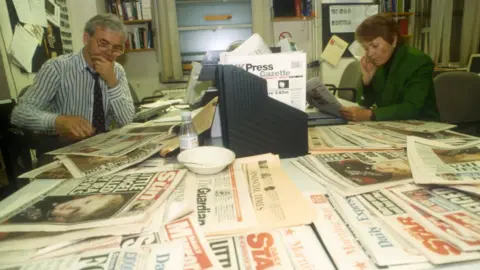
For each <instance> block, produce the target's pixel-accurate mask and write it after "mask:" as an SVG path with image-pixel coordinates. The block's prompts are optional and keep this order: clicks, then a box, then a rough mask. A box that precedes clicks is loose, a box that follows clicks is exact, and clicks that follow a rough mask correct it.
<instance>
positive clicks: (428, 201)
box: [391, 185, 480, 239]
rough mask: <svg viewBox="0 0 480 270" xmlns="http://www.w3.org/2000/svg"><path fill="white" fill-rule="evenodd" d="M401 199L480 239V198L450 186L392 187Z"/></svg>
mask: <svg viewBox="0 0 480 270" xmlns="http://www.w3.org/2000/svg"><path fill="white" fill-rule="evenodd" d="M391 191H392V192H394V193H395V194H396V195H397V196H398V197H400V198H401V199H403V200H405V201H407V202H409V203H411V204H413V205H415V206H417V207H418V208H420V209H421V210H423V211H425V212H427V213H429V214H431V215H432V216H434V217H436V218H438V219H440V220H442V221H444V222H446V223H448V224H450V225H451V226H454V227H456V228H458V229H459V230H461V231H463V232H466V233H467V234H469V235H472V236H474V237H475V238H477V239H480V198H479V197H477V196H474V195H470V194H468V193H465V192H462V191H459V190H456V189H451V188H448V187H426V186H416V185H406V186H401V187H395V188H392V189H391Z"/></svg>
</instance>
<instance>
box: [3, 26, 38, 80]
mask: <svg viewBox="0 0 480 270" xmlns="http://www.w3.org/2000/svg"><path fill="white" fill-rule="evenodd" d="M37 46H38V41H37V40H36V39H35V37H33V36H32V35H30V34H29V33H28V32H27V31H26V30H25V29H24V28H23V27H22V26H21V25H20V24H17V26H15V33H14V34H13V39H12V43H11V44H10V55H11V56H12V58H13V59H14V60H15V62H16V63H18V64H19V65H20V66H21V67H22V68H23V69H25V70H26V71H28V72H30V73H31V72H32V60H33V55H34V54H35V50H36V49H37Z"/></svg>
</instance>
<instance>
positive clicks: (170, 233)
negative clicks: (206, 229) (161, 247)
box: [162, 217, 222, 270]
mask: <svg viewBox="0 0 480 270" xmlns="http://www.w3.org/2000/svg"><path fill="white" fill-rule="evenodd" d="M162 239H163V241H165V242H168V241H174V240H181V241H183V247H184V254H185V255H184V262H185V264H184V268H183V269H185V270H196V269H202V270H203V269H222V266H221V264H220V262H219V261H218V259H217V258H216V257H215V255H214V254H213V251H212V249H211V248H210V246H209V245H208V242H207V240H206V239H205V236H204V234H203V232H202V230H201V229H200V227H199V226H198V225H197V223H196V221H195V219H194V218H191V217H185V218H182V219H179V220H176V221H173V222H171V223H169V224H166V225H165V227H164V232H163V234H162ZM175 269H179V268H175Z"/></svg>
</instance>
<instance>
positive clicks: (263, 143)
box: [216, 65, 308, 158]
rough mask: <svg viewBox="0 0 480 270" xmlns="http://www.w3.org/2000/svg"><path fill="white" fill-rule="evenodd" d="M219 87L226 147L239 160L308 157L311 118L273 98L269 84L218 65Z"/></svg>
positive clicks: (244, 73) (231, 68)
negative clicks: (264, 156)
mask: <svg viewBox="0 0 480 270" xmlns="http://www.w3.org/2000/svg"><path fill="white" fill-rule="evenodd" d="M216 86H217V89H218V91H219V106H218V109H219V112H220V122H221V130H222V140H223V145H224V146H225V147H227V148H229V149H230V150H232V151H233V152H235V154H236V155H237V157H245V156H252V155H258V154H265V153H274V154H278V155H280V157H282V158H288V157H297V156H303V155H306V154H307V153H308V126H307V121H308V116H307V114H306V113H305V112H303V111H300V110H298V109H296V108H294V107H291V106H290V105H287V104H285V103H283V102H280V101H278V100H275V99H273V98H270V97H269V96H268V92H267V81H266V80H265V79H263V78H260V77H258V76H256V75H254V74H251V73H249V72H247V71H245V70H243V69H241V68H238V67H235V66H232V65H218V67H217V76H216Z"/></svg>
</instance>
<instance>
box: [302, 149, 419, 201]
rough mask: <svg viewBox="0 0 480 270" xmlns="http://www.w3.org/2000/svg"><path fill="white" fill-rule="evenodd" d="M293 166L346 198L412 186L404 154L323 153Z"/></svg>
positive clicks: (384, 152) (367, 152) (394, 152)
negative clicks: (395, 187)
mask: <svg viewBox="0 0 480 270" xmlns="http://www.w3.org/2000/svg"><path fill="white" fill-rule="evenodd" d="M293 164H294V165H296V166H297V167H298V168H300V169H301V170H302V171H303V172H305V173H306V174H308V175H309V176H311V177H312V178H313V179H314V180H316V181H318V182H319V183H320V184H323V185H326V186H328V187H331V188H333V189H334V190H335V191H336V192H338V193H339V194H341V195H342V196H350V195H357V194H361V193H364V192H369V191H373V190H377V189H380V188H385V187H391V186H395V185H399V184H403V183H409V182H412V174H411V171H410V167H409V164H408V160H407V157H406V155H405V152H404V151H393V150H390V151H377V152H375V151H364V152H355V153H323V154H315V155H308V156H305V157H300V158H298V159H297V160H296V161H293Z"/></svg>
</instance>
